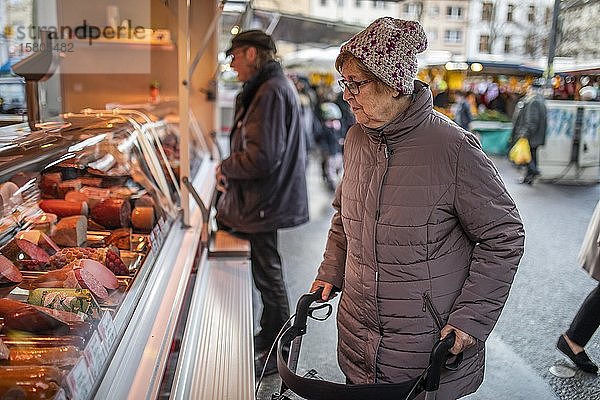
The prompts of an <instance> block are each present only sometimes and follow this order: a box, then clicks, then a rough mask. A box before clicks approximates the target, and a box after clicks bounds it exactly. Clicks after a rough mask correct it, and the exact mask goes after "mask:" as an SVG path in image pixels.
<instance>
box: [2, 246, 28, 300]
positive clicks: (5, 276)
mask: <svg viewBox="0 0 600 400" xmlns="http://www.w3.org/2000/svg"><path fill="white" fill-rule="evenodd" d="M22 281H23V275H22V274H21V271H19V269H18V268H17V267H16V266H15V265H14V264H13V263H12V262H11V261H10V260H9V259H8V258H6V257H4V256H3V255H1V254H0V297H4V296H7V295H8V294H9V293H10V292H11V291H12V290H13V289H14V288H15V287H17V285H19V283H21V282H22Z"/></svg>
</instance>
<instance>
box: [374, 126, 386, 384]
mask: <svg viewBox="0 0 600 400" xmlns="http://www.w3.org/2000/svg"><path fill="white" fill-rule="evenodd" d="M382 144H383V151H384V153H383V154H384V156H385V171H384V172H383V175H382V177H381V181H380V182H379V187H378V189H377V209H376V210H375V224H374V226H373V262H374V263H375V314H376V315H377V327H378V328H379V339H378V340H377V348H376V349H375V360H374V364H373V383H377V357H378V356H379V347H380V346H381V340H382V339H383V329H382V326H381V318H380V315H379V305H378V304H377V298H378V296H379V266H378V264H377V224H378V222H379V216H380V210H379V208H380V207H379V202H380V201H381V191H382V189H383V181H384V180H385V176H386V174H387V170H388V161H389V152H388V145H387V140H386V139H385V136H384V135H383V132H380V133H379V144H378V145H377V153H379V150H380V149H381V145H382Z"/></svg>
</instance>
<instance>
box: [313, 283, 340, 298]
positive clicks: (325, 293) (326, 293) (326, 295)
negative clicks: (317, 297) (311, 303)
mask: <svg viewBox="0 0 600 400" xmlns="http://www.w3.org/2000/svg"><path fill="white" fill-rule="evenodd" d="M320 287H322V288H323V294H322V295H321V300H323V301H327V300H330V299H333V298H334V297H335V296H336V294H337V293H333V295H332V296H331V297H329V296H330V295H331V290H332V289H333V285H332V284H331V283H328V282H325V281H320V280H318V279H315V281H314V282H313V284H312V286H311V287H310V292H311V293H314V292H315V291H317V289H318V288H320Z"/></svg>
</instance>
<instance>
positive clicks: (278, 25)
mask: <svg viewBox="0 0 600 400" xmlns="http://www.w3.org/2000/svg"><path fill="white" fill-rule="evenodd" d="M252 13H253V18H252V23H251V26H252V28H253V29H263V30H265V31H267V32H270V33H271V35H272V36H273V39H275V40H281V41H285V42H289V43H294V44H302V45H307V46H312V47H330V46H339V45H340V44H342V43H343V42H345V41H347V40H348V39H350V38H351V37H352V36H353V35H355V34H356V33H358V32H360V31H361V30H363V29H364V27H362V26H358V25H350V24H345V23H341V22H338V21H330V20H325V19H318V18H312V17H307V16H304V15H299V14H298V15H295V14H285V13H277V12H274V11H268V10H260V9H254V10H252ZM223 18H224V19H223V22H224V25H225V26H226V27H231V26H233V25H236V24H238V23H239V20H240V14H239V13H229V12H227V13H223Z"/></svg>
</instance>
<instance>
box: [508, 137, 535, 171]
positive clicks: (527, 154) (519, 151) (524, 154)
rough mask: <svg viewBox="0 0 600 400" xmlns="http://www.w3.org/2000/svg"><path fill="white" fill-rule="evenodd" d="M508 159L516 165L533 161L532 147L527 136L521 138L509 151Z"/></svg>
mask: <svg viewBox="0 0 600 400" xmlns="http://www.w3.org/2000/svg"><path fill="white" fill-rule="evenodd" d="M508 159H509V160H510V161H512V162H513V163H515V164H516V165H526V164H529V163H530V162H531V148H530V147H529V140H527V138H524V137H522V138H519V140H517V143H515V145H514V146H513V147H512V148H511V149H510V151H509V152H508Z"/></svg>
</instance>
